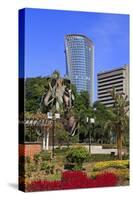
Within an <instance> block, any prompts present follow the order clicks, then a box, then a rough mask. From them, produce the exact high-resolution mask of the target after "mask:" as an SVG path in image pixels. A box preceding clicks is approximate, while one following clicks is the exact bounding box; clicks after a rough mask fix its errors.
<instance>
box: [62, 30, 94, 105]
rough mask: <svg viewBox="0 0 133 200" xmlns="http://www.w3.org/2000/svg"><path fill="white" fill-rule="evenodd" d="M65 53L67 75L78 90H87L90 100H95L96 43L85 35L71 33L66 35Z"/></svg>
mask: <svg viewBox="0 0 133 200" xmlns="http://www.w3.org/2000/svg"><path fill="white" fill-rule="evenodd" d="M65 54H66V68H67V75H68V77H69V78H70V80H71V83H72V84H74V85H75V86H76V89H77V92H78V93H79V92H80V91H81V90H84V91H87V92H88V94H89V95H90V102H91V104H92V101H93V90H94V89H93V80H94V78H93V68H94V45H93V42H92V41H91V40H90V39H89V38H87V37H86V36H84V35H80V34H69V35H66V36H65Z"/></svg>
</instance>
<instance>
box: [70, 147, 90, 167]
mask: <svg viewBox="0 0 133 200" xmlns="http://www.w3.org/2000/svg"><path fill="white" fill-rule="evenodd" d="M88 156H89V154H88V151H87V149H86V148H85V147H73V148H70V150H69V151H68V152H67V154H66V161H67V162H68V163H74V164H75V165H74V169H75V168H76V169H82V164H83V162H85V161H87V159H88Z"/></svg>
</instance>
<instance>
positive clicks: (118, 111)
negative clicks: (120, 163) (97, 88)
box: [105, 89, 129, 160]
mask: <svg viewBox="0 0 133 200" xmlns="http://www.w3.org/2000/svg"><path fill="white" fill-rule="evenodd" d="M110 94H111V96H112V98H113V99H114V106H113V107H112V111H110V112H111V118H110V120H108V121H107V123H106V125H105V127H106V128H107V127H108V128H110V130H112V131H114V132H115V133H116V138H117V154H118V159H120V160H122V144H123V142H124V136H125V135H126V134H127V127H128V122H129V120H128V111H129V101H128V97H127V96H125V95H124V94H123V93H121V94H119V93H116V91H115V89H113V90H112V91H111V92H110Z"/></svg>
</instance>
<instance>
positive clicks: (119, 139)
mask: <svg viewBox="0 0 133 200" xmlns="http://www.w3.org/2000/svg"><path fill="white" fill-rule="evenodd" d="M117 155H118V159H119V160H122V133H121V132H119V133H118V135H117Z"/></svg>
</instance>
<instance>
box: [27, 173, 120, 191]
mask: <svg viewBox="0 0 133 200" xmlns="http://www.w3.org/2000/svg"><path fill="white" fill-rule="evenodd" d="M117 181H118V178H117V176H116V175H115V174H113V173H103V174H100V175H98V176H97V177H96V178H95V179H92V178H89V177H88V176H87V175H86V173H84V172H82V171H66V172H63V174H62V178H61V180H60V181H46V180H45V181H33V182H31V183H30V184H29V185H28V186H27V191H29V192H32V191H43V190H61V189H76V188H92V187H103V186H115V185H116V184H117Z"/></svg>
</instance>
